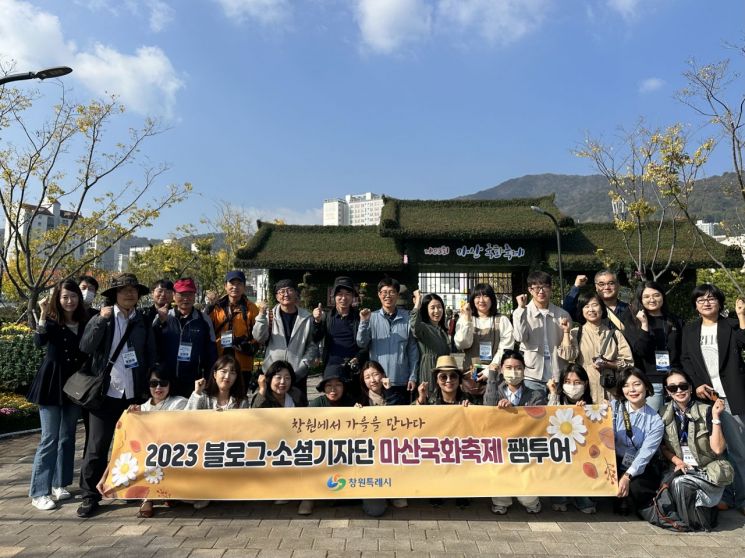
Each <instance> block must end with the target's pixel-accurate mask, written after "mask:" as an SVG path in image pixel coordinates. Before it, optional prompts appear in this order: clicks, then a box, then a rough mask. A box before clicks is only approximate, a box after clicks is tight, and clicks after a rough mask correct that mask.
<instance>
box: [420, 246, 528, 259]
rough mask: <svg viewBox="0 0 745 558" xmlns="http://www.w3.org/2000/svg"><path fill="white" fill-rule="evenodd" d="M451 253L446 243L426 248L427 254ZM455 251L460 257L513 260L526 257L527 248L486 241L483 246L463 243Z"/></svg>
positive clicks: (445, 254) (443, 254)
mask: <svg viewBox="0 0 745 558" xmlns="http://www.w3.org/2000/svg"><path fill="white" fill-rule="evenodd" d="M450 253H451V252H450V246H445V245H442V246H427V247H426V248H424V255H425V256H449V255H450ZM454 253H455V255H456V256H458V257H459V258H466V259H474V260H478V259H480V258H481V257H483V258H484V259H488V260H498V259H500V258H501V259H505V260H507V261H512V260H513V259H514V258H518V259H519V258H522V257H524V256H525V248H523V247H522V246H520V247H518V248H513V247H512V246H510V245H509V244H508V243H506V242H505V243H504V244H496V243H495V244H492V243H486V244H485V245H483V246H482V245H481V244H472V245H470V246H469V245H467V244H463V245H462V246H459V247H458V248H455V250H454Z"/></svg>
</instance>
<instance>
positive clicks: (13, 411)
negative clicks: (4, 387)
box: [0, 392, 39, 434]
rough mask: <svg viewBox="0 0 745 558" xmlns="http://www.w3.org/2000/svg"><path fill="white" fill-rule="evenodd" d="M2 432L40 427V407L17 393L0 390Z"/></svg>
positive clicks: (0, 430) (0, 432)
mask: <svg viewBox="0 0 745 558" xmlns="http://www.w3.org/2000/svg"><path fill="white" fill-rule="evenodd" d="M0 419H2V420H0V434H5V433H7V432H18V431H21V430H30V429H32V428H39V408H38V407H37V406H36V405H34V404H33V403H29V402H28V401H26V399H25V398H23V397H21V396H20V395H16V394H15V393H3V392H0Z"/></svg>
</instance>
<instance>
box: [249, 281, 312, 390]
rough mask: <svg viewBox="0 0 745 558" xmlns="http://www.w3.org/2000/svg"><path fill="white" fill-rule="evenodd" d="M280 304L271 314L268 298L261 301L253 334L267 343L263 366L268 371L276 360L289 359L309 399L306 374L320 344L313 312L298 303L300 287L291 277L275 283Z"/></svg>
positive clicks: (298, 385) (275, 290) (298, 382)
mask: <svg viewBox="0 0 745 558" xmlns="http://www.w3.org/2000/svg"><path fill="white" fill-rule="evenodd" d="M274 295H275V296H276V297H277V304H276V305H275V306H274V308H272V309H271V312H270V314H269V315H267V314H268V312H267V307H266V303H265V302H261V303H259V305H258V306H259V315H258V316H257V317H256V325H254V328H253V336H254V339H256V340H257V341H258V342H259V343H265V344H266V352H265V355H264V361H263V362H262V365H261V366H262V369H263V371H264V372H265V373H266V371H267V370H269V367H270V366H271V364H272V363H273V362H274V361H275V360H283V361H287V362H289V363H290V364H291V365H292V367H293V369H294V370H295V375H296V377H297V383H296V387H297V388H298V389H299V390H300V391H301V393H302V394H303V398H304V400H305V401H307V398H308V394H307V378H308V371H309V369H310V366H311V363H312V362H313V361H314V360H315V359H316V357H317V356H318V345H316V343H314V342H313V323H314V320H313V316H311V314H310V312H308V311H307V310H305V309H304V308H300V307H299V306H298V298H299V296H298V290H297V287H296V286H295V283H294V282H293V281H291V280H290V279H282V280H280V281H277V283H276V284H275V285H274Z"/></svg>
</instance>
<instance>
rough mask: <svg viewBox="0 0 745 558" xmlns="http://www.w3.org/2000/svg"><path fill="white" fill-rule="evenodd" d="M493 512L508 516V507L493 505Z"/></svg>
mask: <svg viewBox="0 0 745 558" xmlns="http://www.w3.org/2000/svg"><path fill="white" fill-rule="evenodd" d="M491 512H492V513H496V514H497V515H506V514H507V506H498V505H497V504H492V507H491Z"/></svg>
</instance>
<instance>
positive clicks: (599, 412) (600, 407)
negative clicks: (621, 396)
mask: <svg viewBox="0 0 745 558" xmlns="http://www.w3.org/2000/svg"><path fill="white" fill-rule="evenodd" d="M607 414H608V403H600V404H598V403H593V404H592V405H589V404H588V405H585V415H587V418H589V419H590V420H591V421H592V422H600V421H601V420H603V419H604V418H605V415H607Z"/></svg>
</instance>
